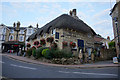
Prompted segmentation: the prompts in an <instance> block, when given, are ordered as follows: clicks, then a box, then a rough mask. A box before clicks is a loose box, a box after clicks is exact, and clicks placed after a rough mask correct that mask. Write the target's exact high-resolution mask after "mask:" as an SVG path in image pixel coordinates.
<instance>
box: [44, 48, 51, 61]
mask: <svg viewBox="0 0 120 80" xmlns="http://www.w3.org/2000/svg"><path fill="white" fill-rule="evenodd" d="M42 55H43V56H44V57H45V58H47V59H51V58H52V54H51V51H50V50H49V49H44V50H43V51H42Z"/></svg>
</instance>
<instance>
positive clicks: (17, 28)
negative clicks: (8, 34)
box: [14, 21, 20, 55]
mask: <svg viewBox="0 0 120 80" xmlns="http://www.w3.org/2000/svg"><path fill="white" fill-rule="evenodd" d="M14 27H15V23H14ZM15 31H16V32H17V34H16V41H17V42H18V32H19V31H20V22H19V21H18V22H17V26H16V27H15ZM17 44H18V43H17ZM16 50H17V55H18V52H19V46H18V47H17V49H16Z"/></svg>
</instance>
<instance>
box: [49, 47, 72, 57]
mask: <svg viewBox="0 0 120 80" xmlns="http://www.w3.org/2000/svg"><path fill="white" fill-rule="evenodd" d="M49 54H50V56H51V57H52V58H70V57H72V52H71V51H68V50H64V49H63V50H59V49H51V50H50V51H49Z"/></svg>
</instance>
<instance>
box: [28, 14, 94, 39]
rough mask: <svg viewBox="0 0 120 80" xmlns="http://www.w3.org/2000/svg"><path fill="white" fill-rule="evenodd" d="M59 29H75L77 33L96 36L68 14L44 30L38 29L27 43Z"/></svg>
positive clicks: (90, 29)
mask: <svg viewBox="0 0 120 80" xmlns="http://www.w3.org/2000/svg"><path fill="white" fill-rule="evenodd" d="M54 28H59V29H61V28H62V29H67V28H68V29H73V30H75V31H79V32H84V33H90V34H93V35H96V33H95V32H94V30H93V29H92V28H91V27H89V26H88V25H87V24H86V23H84V22H83V21H82V20H80V19H75V18H73V17H72V16H70V15H68V14H63V15H61V16H59V17H57V18H56V19H54V20H52V21H51V22H49V23H47V24H46V25H44V26H43V27H42V28H40V29H38V30H37V31H36V32H35V33H33V34H32V35H31V36H30V37H29V38H28V40H27V41H29V40H30V39H33V37H36V35H41V34H43V33H49V31H50V30H51V29H54Z"/></svg>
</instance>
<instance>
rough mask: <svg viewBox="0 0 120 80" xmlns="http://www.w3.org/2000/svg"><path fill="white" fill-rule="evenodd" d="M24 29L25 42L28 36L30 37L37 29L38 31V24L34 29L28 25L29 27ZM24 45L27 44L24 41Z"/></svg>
mask: <svg viewBox="0 0 120 80" xmlns="http://www.w3.org/2000/svg"><path fill="white" fill-rule="evenodd" d="M26 29H27V30H26V40H27V39H28V37H29V36H30V35H32V34H33V33H34V32H36V31H37V29H38V24H37V25H36V28H35V27H33V26H32V25H30V26H28V27H27V28H26ZM26 43H27V41H26Z"/></svg>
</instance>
